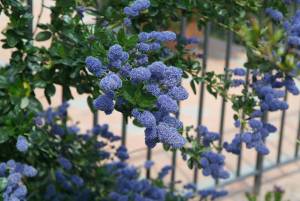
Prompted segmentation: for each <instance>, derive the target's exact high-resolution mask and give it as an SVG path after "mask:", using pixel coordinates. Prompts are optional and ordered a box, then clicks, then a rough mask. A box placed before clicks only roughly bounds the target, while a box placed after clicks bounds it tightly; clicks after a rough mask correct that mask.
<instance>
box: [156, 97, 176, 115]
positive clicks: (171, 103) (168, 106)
mask: <svg viewBox="0 0 300 201" xmlns="http://www.w3.org/2000/svg"><path fill="white" fill-rule="evenodd" d="M157 104H158V106H159V108H160V109H163V110H165V111H167V112H172V113H176V112H177V111H178V105H177V102H176V101H175V100H173V99H172V98H171V97H170V96H168V95H160V96H159V97H158V99H157Z"/></svg>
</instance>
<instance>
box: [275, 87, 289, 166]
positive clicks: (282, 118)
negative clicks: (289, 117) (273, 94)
mask: <svg viewBox="0 0 300 201" xmlns="http://www.w3.org/2000/svg"><path fill="white" fill-rule="evenodd" d="M287 96H288V91H287V90H285V95H284V101H285V102H286V101H287ZM285 116H286V110H283V111H282V114H281V121H280V131H279V141H278V148H277V161H276V162H277V164H279V163H280V161H281V150H282V140H283V131H284V123H285Z"/></svg>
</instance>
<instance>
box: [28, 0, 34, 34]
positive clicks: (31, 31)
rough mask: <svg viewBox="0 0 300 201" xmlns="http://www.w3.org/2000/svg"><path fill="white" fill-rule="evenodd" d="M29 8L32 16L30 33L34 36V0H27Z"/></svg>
mask: <svg viewBox="0 0 300 201" xmlns="http://www.w3.org/2000/svg"><path fill="white" fill-rule="evenodd" d="M27 6H28V9H29V12H30V13H31V15H32V19H31V20H30V22H29V25H28V32H29V33H31V34H32V35H33V4H32V0H27Z"/></svg>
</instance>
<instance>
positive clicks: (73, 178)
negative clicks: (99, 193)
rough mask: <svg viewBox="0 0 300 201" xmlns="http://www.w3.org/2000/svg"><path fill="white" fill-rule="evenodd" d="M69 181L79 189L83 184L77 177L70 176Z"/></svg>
mask: <svg viewBox="0 0 300 201" xmlns="http://www.w3.org/2000/svg"><path fill="white" fill-rule="evenodd" d="M71 181H72V183H73V184H75V185H76V186H77V187H81V186H83V184H84V181H83V179H82V178H81V177H79V176H77V175H72V176H71Z"/></svg>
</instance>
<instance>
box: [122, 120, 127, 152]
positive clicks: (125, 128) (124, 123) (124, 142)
mask: <svg viewBox="0 0 300 201" xmlns="http://www.w3.org/2000/svg"><path fill="white" fill-rule="evenodd" d="M126 124H127V122H126V117H125V116H124V115H123V116H122V141H121V143H122V145H124V146H126V139H127V126H126Z"/></svg>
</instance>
